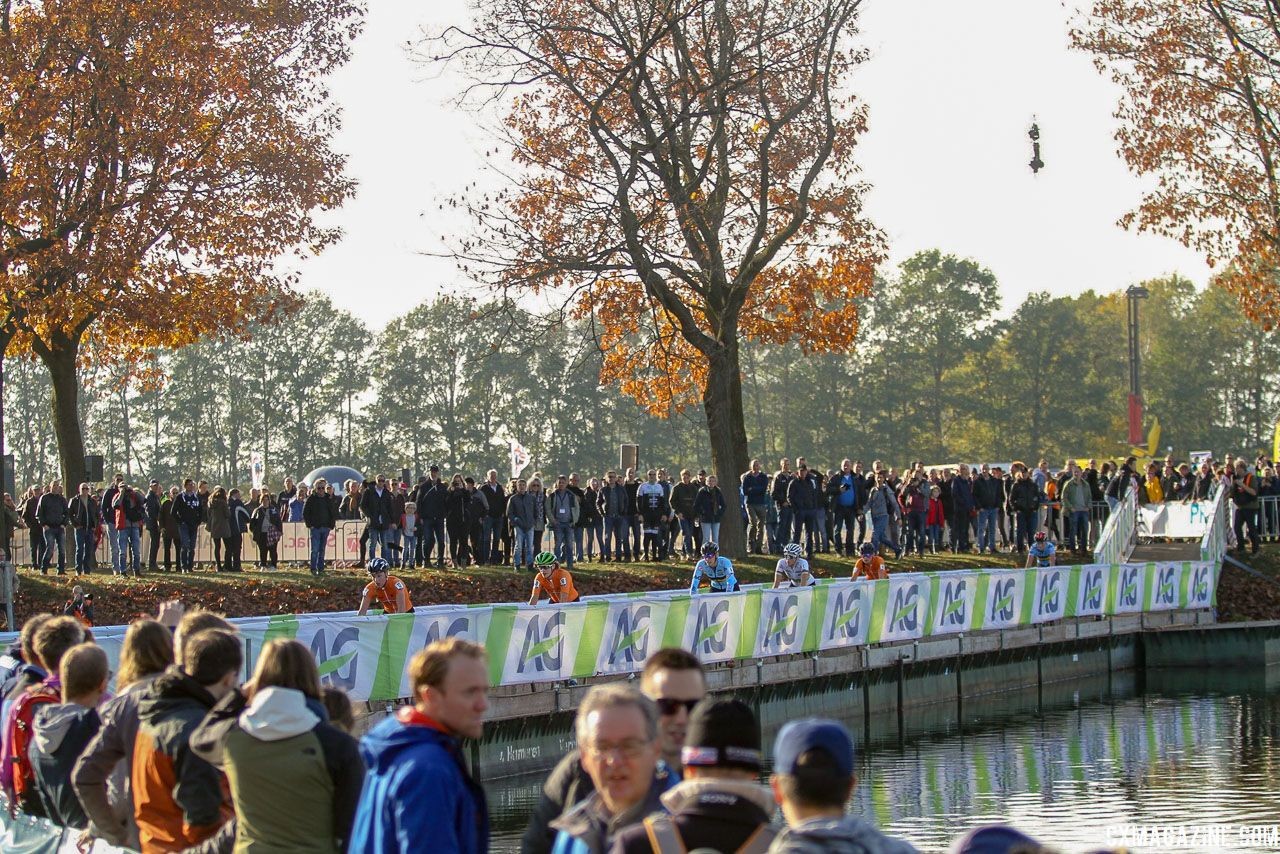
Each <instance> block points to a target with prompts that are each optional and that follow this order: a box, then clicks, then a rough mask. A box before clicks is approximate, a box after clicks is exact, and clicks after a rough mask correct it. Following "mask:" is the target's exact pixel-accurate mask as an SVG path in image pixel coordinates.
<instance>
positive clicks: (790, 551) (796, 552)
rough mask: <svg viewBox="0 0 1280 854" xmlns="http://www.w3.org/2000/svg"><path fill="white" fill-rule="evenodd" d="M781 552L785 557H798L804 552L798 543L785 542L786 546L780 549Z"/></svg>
mask: <svg viewBox="0 0 1280 854" xmlns="http://www.w3.org/2000/svg"><path fill="white" fill-rule="evenodd" d="M782 554H783V555H784V556H785V557H800V555H802V554H804V549H803V548H802V547H801V546H800V544H799V543H787V546H786V548H784V549H783V550H782Z"/></svg>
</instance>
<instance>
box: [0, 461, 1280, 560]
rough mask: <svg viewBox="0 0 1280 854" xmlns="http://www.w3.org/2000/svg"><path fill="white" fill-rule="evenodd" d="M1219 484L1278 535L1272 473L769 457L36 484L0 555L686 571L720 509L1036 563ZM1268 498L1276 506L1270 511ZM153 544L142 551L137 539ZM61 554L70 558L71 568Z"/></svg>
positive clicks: (770, 531)
mask: <svg viewBox="0 0 1280 854" xmlns="http://www.w3.org/2000/svg"><path fill="white" fill-rule="evenodd" d="M1218 485H1223V486H1226V487H1229V488H1230V489H1231V492H1230V495H1231V499H1232V502H1233V506H1234V507H1235V511H1236V512H1235V517H1236V518H1235V525H1234V527H1235V529H1236V539H1237V541H1238V542H1240V543H1244V542H1245V541H1246V537H1247V538H1248V541H1249V542H1250V543H1251V544H1252V545H1254V546H1255V547H1256V546H1257V544H1258V543H1259V542H1260V540H1261V537H1262V536H1263V535H1266V536H1268V537H1272V538H1274V537H1276V536H1277V534H1280V519H1278V518H1277V516H1278V515H1280V500H1277V496H1280V478H1277V477H1276V473H1275V467H1274V465H1273V463H1272V462H1271V461H1270V460H1269V459H1267V458H1266V457H1265V455H1259V457H1258V458H1257V459H1256V460H1255V461H1254V462H1253V463H1252V464H1250V463H1248V462H1247V461H1246V460H1244V459H1236V458H1233V457H1232V456H1231V455H1230V454H1228V455H1227V456H1226V458H1225V459H1224V460H1223V461H1222V462H1220V463H1219V462H1214V461H1212V460H1207V459H1206V460H1202V461H1200V462H1199V463H1197V464H1194V465H1193V464H1191V463H1189V462H1186V461H1179V460H1176V459H1174V458H1173V457H1172V455H1170V456H1168V457H1166V458H1165V459H1164V460H1163V461H1162V462H1159V461H1152V462H1150V463H1148V464H1147V465H1146V466H1145V468H1143V467H1140V466H1138V465H1137V461H1136V459H1135V458H1133V457H1130V458H1129V459H1127V460H1125V461H1123V462H1116V463H1113V462H1110V461H1104V462H1102V463H1101V464H1099V463H1098V461H1097V460H1089V461H1088V462H1087V463H1086V464H1084V465H1083V466H1081V465H1079V464H1078V462H1077V461H1075V460H1067V461H1066V462H1065V463H1064V464H1063V466H1062V467H1061V468H1058V469H1052V468H1050V466H1049V463H1048V461H1047V460H1044V459H1041V460H1039V462H1038V463H1037V464H1036V465H1035V466H1030V465H1027V464H1025V463H1022V462H1013V463H1011V464H1008V465H1000V464H987V463H983V464H980V465H973V466H969V465H965V464H960V465H957V466H954V467H946V466H932V467H928V466H925V465H924V464H923V463H922V462H918V461H917V462H912V463H911V464H910V465H908V466H906V467H905V468H902V469H898V468H895V467H891V466H886V465H884V464H883V463H882V462H881V461H879V460H876V461H873V462H872V463H871V464H870V466H867V465H866V464H865V463H864V462H863V461H862V460H850V459H845V460H843V461H842V462H841V464H840V467H839V468H838V469H836V468H827V469H825V470H824V469H822V468H820V467H817V466H810V465H809V464H808V462H807V461H806V460H805V458H804V457H797V458H795V461H794V466H793V464H792V460H791V459H789V458H783V459H781V460H779V462H778V466H777V468H776V469H775V470H774V471H773V472H772V473H769V472H766V471H765V470H764V467H763V465H762V464H761V462H760V461H759V460H753V461H752V462H751V467H750V470H749V471H747V472H745V473H743V474H742V475H741V476H739V477H737V478H734V479H733V481H731V482H730V483H729V484H727V485H726V484H723V483H721V482H720V481H719V480H718V479H717V477H716V476H715V475H709V474H708V473H707V471H706V470H705V469H698V470H696V471H693V470H690V469H682V470H680V471H679V473H678V475H676V476H674V477H673V476H672V475H671V474H669V472H668V470H667V469H666V468H650V469H648V470H647V471H645V472H644V473H643V475H642V476H638V475H637V472H636V471H635V470H634V469H625V470H624V471H622V472H617V471H612V470H611V471H608V472H605V473H604V474H603V475H602V476H600V477H587V478H584V477H581V476H580V475H579V474H578V473H576V472H574V473H569V474H562V475H558V476H556V477H554V478H550V477H547V478H544V477H543V476H542V475H541V474H534V475H533V476H531V477H529V478H511V479H509V480H508V481H506V482H505V483H503V482H502V481H501V480H500V479H499V478H498V473H497V472H496V471H495V470H489V471H488V472H487V473H486V474H485V475H484V476H483V477H482V478H476V477H472V476H470V475H464V474H461V473H458V474H454V475H452V476H451V477H450V478H449V479H448V480H447V481H446V480H444V479H443V478H441V475H440V469H439V467H438V466H432V467H431V469H430V471H429V473H428V474H426V475H423V476H421V477H420V478H418V480H417V482H416V483H414V484H412V485H411V484H409V483H408V482H405V481H399V482H397V481H395V480H393V479H391V478H388V477H386V476H384V475H379V476H377V477H375V478H371V479H368V480H365V481H362V482H361V481H354V480H349V481H347V482H345V483H344V484H342V485H341V487H340V488H336V487H335V485H334V484H329V483H326V482H325V481H324V480H322V479H317V481H316V482H315V483H310V484H308V483H297V482H295V481H294V479H293V478H291V477H286V478H285V479H284V481H283V483H282V484H281V486H280V488H279V490H278V491H277V490H272V489H256V488H255V489H251V490H248V491H247V493H246V494H242V493H241V491H240V490H239V489H237V488H231V489H227V488H225V487H222V486H216V485H215V486H211V485H210V484H209V483H208V482H207V481H204V480H199V481H197V480H195V479H191V478H188V479H186V480H185V481H184V482H183V483H182V484H181V485H177V484H174V485H172V486H170V487H169V488H168V489H167V490H166V489H164V488H163V487H162V485H161V484H160V483H159V482H158V481H156V480H152V481H150V483H149V484H148V486H147V487H146V488H145V489H142V488H139V487H135V486H133V485H131V484H129V483H126V478H125V476H124V475H123V474H121V473H117V474H116V475H115V477H114V478H113V479H112V481H111V483H109V484H108V485H107V486H106V487H105V488H104V489H99V488H95V487H94V486H93V485H92V484H87V483H85V484H80V485H79V488H78V490H77V491H76V493H75V495H73V496H72V497H71V498H70V499H68V498H67V497H66V496H65V495H64V494H63V487H62V484H61V483H60V482H58V481H53V482H52V483H50V484H49V485H48V486H47V488H42V487H41V486H32V487H30V488H29V489H28V490H27V492H26V493H25V495H23V496H22V499H21V502H20V503H19V504H15V502H14V501H13V499H12V498H11V497H10V496H9V495H7V494H6V495H5V496H4V505H3V508H0V547H3V548H4V549H5V551H6V552H8V550H9V546H10V543H11V542H12V539H13V537H14V536H17V535H18V529H25V533H26V536H28V537H29V541H30V555H31V564H32V567H33V568H35V569H38V570H39V571H40V572H44V573H47V572H48V571H49V570H50V569H56V571H57V572H58V573H59V574H64V573H65V572H66V569H67V564H68V562H70V563H71V564H72V566H73V568H74V570H75V571H76V573H77V574H84V573H88V572H91V571H93V570H94V569H95V568H96V557H95V555H96V552H97V549H98V545H99V544H100V543H101V541H102V540H103V539H105V540H106V541H107V542H108V544H109V553H110V567H111V569H112V571H114V572H116V573H117V574H126V575H127V574H129V573H134V574H139V573H141V571H142V569H143V567H144V566H146V567H147V568H149V569H150V570H153V571H154V570H160V569H163V570H164V571H173V570H174V569H175V568H176V570H177V571H179V572H191V571H192V570H193V569H194V566H195V543H196V538H197V534H198V532H199V530H200V529H201V528H204V529H206V530H207V532H208V534H209V537H210V538H211V540H212V542H213V563H214V567H215V568H216V569H217V570H218V571H222V572H238V571H240V569H241V554H242V551H243V545H244V542H243V541H244V538H245V537H246V536H247V537H248V538H249V539H250V541H251V542H252V544H253V547H254V548H253V553H256V555H257V561H256V563H257V566H259V567H264V568H270V567H275V566H277V565H278V563H279V557H278V549H277V544H278V542H279V540H280V538H281V536H282V533H283V531H284V525H285V524H286V523H290V522H300V523H303V524H304V525H305V526H306V528H307V529H308V530H309V531H310V546H311V548H310V558H309V561H308V564H309V567H310V569H311V571H312V572H313V573H316V574H319V573H321V572H323V571H324V569H325V547H326V543H327V542H328V539H329V534H330V532H331V531H333V529H334V528H335V527H336V526H337V524H338V522H339V521H340V520H357V521H359V522H360V523H361V525H362V529H361V537H360V558H359V562H358V565H361V566H362V565H363V564H364V562H365V560H366V559H367V558H368V557H372V556H375V555H377V556H381V557H383V558H384V559H386V560H387V561H388V562H389V563H390V564H391V565H392V566H395V567H402V568H409V567H421V566H430V565H432V564H433V563H434V565H435V566H436V567H444V566H445V565H446V564H447V565H449V566H453V567H466V566H470V565H473V564H506V565H511V566H513V567H515V568H516V569H527V570H529V571H532V570H533V558H534V556H535V555H537V554H539V553H540V552H542V551H543V548H544V547H543V542H544V540H546V541H547V544H548V546H549V547H551V548H553V550H554V552H555V553H556V556H557V558H558V559H559V560H560V561H561V562H563V563H564V564H565V565H566V567H567V568H569V569H570V570H571V569H572V568H573V564H574V562H575V561H584V560H585V561H594V560H596V559H597V558H598V559H599V560H601V561H606V562H608V561H613V562H630V561H666V560H669V559H670V560H683V561H691V560H694V559H696V558H697V556H698V555H699V553H700V550H701V546H702V544H703V543H704V542H716V541H718V540H719V538H720V526H721V523H722V521H723V519H724V515H725V513H727V512H738V513H740V514H741V517H742V521H743V524H744V525H745V526H746V528H747V532H748V544H749V550H750V551H751V552H753V553H757V554H763V553H765V552H768V553H771V554H781V553H782V549H783V547H784V546H785V545H786V544H787V543H789V542H798V543H802V544H803V545H804V548H805V551H806V554H807V556H808V557H809V558H812V556H813V555H814V554H815V553H830V552H835V553H837V554H840V555H843V556H846V557H849V558H853V557H856V556H857V554H858V550H859V548H860V547H861V546H862V544H863V543H866V542H870V543H872V545H873V546H874V547H875V549H876V550H877V552H878V553H879V552H882V551H884V550H891V551H892V552H893V553H894V554H895V555H899V556H900V555H901V554H902V553H903V552H915V553H917V554H924V553H925V552H926V551H929V552H932V553H937V552H940V551H949V552H969V551H974V550H976V551H977V552H978V553H995V552H996V551H998V550H999V551H1012V552H1018V553H1025V551H1026V549H1027V548H1028V547H1029V545H1030V543H1031V541H1032V538H1033V537H1034V535H1035V534H1036V533H1037V532H1038V531H1045V532H1047V534H1048V536H1049V538H1050V540H1051V541H1053V542H1054V543H1056V544H1059V545H1060V546H1061V547H1062V548H1065V549H1067V550H1070V551H1075V552H1077V553H1083V552H1085V551H1087V550H1088V549H1089V548H1090V546H1091V545H1092V544H1093V543H1095V542H1096V540H1097V537H1098V534H1099V532H1100V530H1101V527H1102V525H1103V524H1104V523H1105V521H1106V518H1107V514H1108V512H1109V509H1110V508H1111V507H1114V506H1115V504H1116V502H1117V501H1118V500H1119V496H1123V495H1125V494H1126V493H1127V490H1129V489H1130V488H1136V489H1137V490H1138V497H1139V500H1140V501H1141V502H1142V503H1143V504H1159V503H1167V502H1178V501H1183V502H1188V501H1203V500H1205V499H1207V498H1208V497H1209V496H1210V494H1211V493H1212V492H1213V490H1214V489H1215V488H1216V487H1217V486H1218ZM1269 499H1270V500H1269ZM144 530H145V531H146V532H147V534H148V535H149V536H148V537H147V538H146V541H145V542H146V543H147V544H148V549H147V552H148V553H147V554H146V555H143V554H142V550H143V549H142V547H143V542H144V540H143V537H142V533H143V531H144ZM68 553H70V555H69V556H68Z"/></svg>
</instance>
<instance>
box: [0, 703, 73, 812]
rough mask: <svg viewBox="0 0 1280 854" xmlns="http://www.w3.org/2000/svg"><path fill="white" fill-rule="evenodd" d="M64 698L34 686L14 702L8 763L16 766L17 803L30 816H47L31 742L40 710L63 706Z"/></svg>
mask: <svg viewBox="0 0 1280 854" xmlns="http://www.w3.org/2000/svg"><path fill="white" fill-rule="evenodd" d="M61 702H62V694H61V693H60V692H59V691H57V690H55V689H53V688H51V687H49V685H48V684H47V683H45V682H41V683H40V684H39V685H32V686H31V687H30V688H28V689H27V691H26V693H24V694H23V695H22V696H21V697H18V698H17V699H16V700H14V701H13V710H12V711H13V732H12V734H11V737H10V739H9V744H10V748H9V751H10V755H9V756H6V757H5V761H6V762H11V763H13V795H14V801H15V802H16V803H17V804H18V805H19V806H20V807H21V808H22V809H23V810H25V811H26V812H29V813H32V814H33V815H43V814H44V809H43V807H42V806H41V804H40V795H39V792H38V791H37V789H36V775H35V769H34V768H32V767H31V756H30V750H31V741H32V739H33V738H34V737H35V717H36V709H37V708H38V707H40V706H43V705H45V704H46V703H61Z"/></svg>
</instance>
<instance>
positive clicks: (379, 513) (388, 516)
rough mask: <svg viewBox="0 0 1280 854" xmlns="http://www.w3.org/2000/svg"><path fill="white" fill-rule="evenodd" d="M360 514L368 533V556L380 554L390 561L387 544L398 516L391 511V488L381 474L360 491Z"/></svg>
mask: <svg viewBox="0 0 1280 854" xmlns="http://www.w3.org/2000/svg"><path fill="white" fill-rule="evenodd" d="M360 516H361V517H362V518H363V519H364V526H365V531H366V532H367V533H368V534H369V557H371V558H372V557H377V556H381V557H382V558H383V559H385V560H387V561H388V562H390V561H391V559H392V558H391V555H390V553H389V552H388V548H387V546H388V544H389V543H390V542H391V537H392V535H393V534H394V528H395V524H396V520H398V519H399V518H400V517H399V516H393V515H392V513H391V489H390V488H389V487H388V486H387V479H386V477H384V476H383V475H378V479H377V480H376V481H375V482H374V485H373V487H372V488H370V489H366V490H364V491H363V492H361V494H360Z"/></svg>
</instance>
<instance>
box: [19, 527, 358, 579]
mask: <svg viewBox="0 0 1280 854" xmlns="http://www.w3.org/2000/svg"><path fill="white" fill-rule="evenodd" d="M281 527H282V531H281V534H280V541H279V542H278V543H276V555H277V558H278V559H279V562H280V563H306V562H308V561H309V560H310V559H311V533H310V531H308V530H307V526H306V525H304V524H303V523H301V522H285V523H284V525H283V526H281ZM363 533H364V522H362V521H360V520H359V519H348V520H342V521H340V522H338V527H337V528H335V529H333V530H332V531H330V532H329V540H328V542H327V543H326V545H325V560H327V561H329V562H330V563H354V562H356V561H357V560H359V559H360V535H361V534H363ZM64 536H65V538H66V540H67V543H66V551H67V557H66V566H67V567H68V568H69V569H70V568H74V567H75V533H74V532H73V531H72V529H71V528H67V529H66V530H65V531H64ZM13 541H14V546H13V552H14V554H13V562H14V563H15V564H16V565H18V566H29V565H30V564H31V537H30V535H29V533H28V532H27V531H26V530H18V531H16V532H14V537H13ZM177 549H178V546H177V543H173V544H172V546H171V550H172V555H173V563H174V564H177V561H178V554H177ZM94 554H95V556H96V557H97V560H98V563H99V564H100V565H102V566H103V567H109V566H110V563H111V547H110V545H109V544H108V543H107V540H106V535H105V534H104V535H103V539H102V541H101V542H99V543H98V547H97V549H96V550H95V551H94ZM139 554H140V555H141V558H142V567H143V569H144V570H145V569H146V566H147V560H148V558H149V556H150V554H151V532H150V531H148V530H147V529H146V528H143V530H142V548H141V549H140V550H139ZM213 556H214V555H213V538H212V537H210V536H209V532H208V531H207V530H206V529H205V528H204V527H203V526H202V527H200V528H199V529H198V530H197V532H196V558H195V559H196V563H213ZM159 559H160V561H161V564H162V565H163V561H164V544H163V542H162V543H161V546H160V553H159ZM56 560H57V557H56V556H55V557H54V562H55V565H56ZM240 560H241V562H242V563H257V561H258V545H257V543H256V542H254V539H253V537H252V536H250V535H249V534H244V535H242V536H241V538H240Z"/></svg>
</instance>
